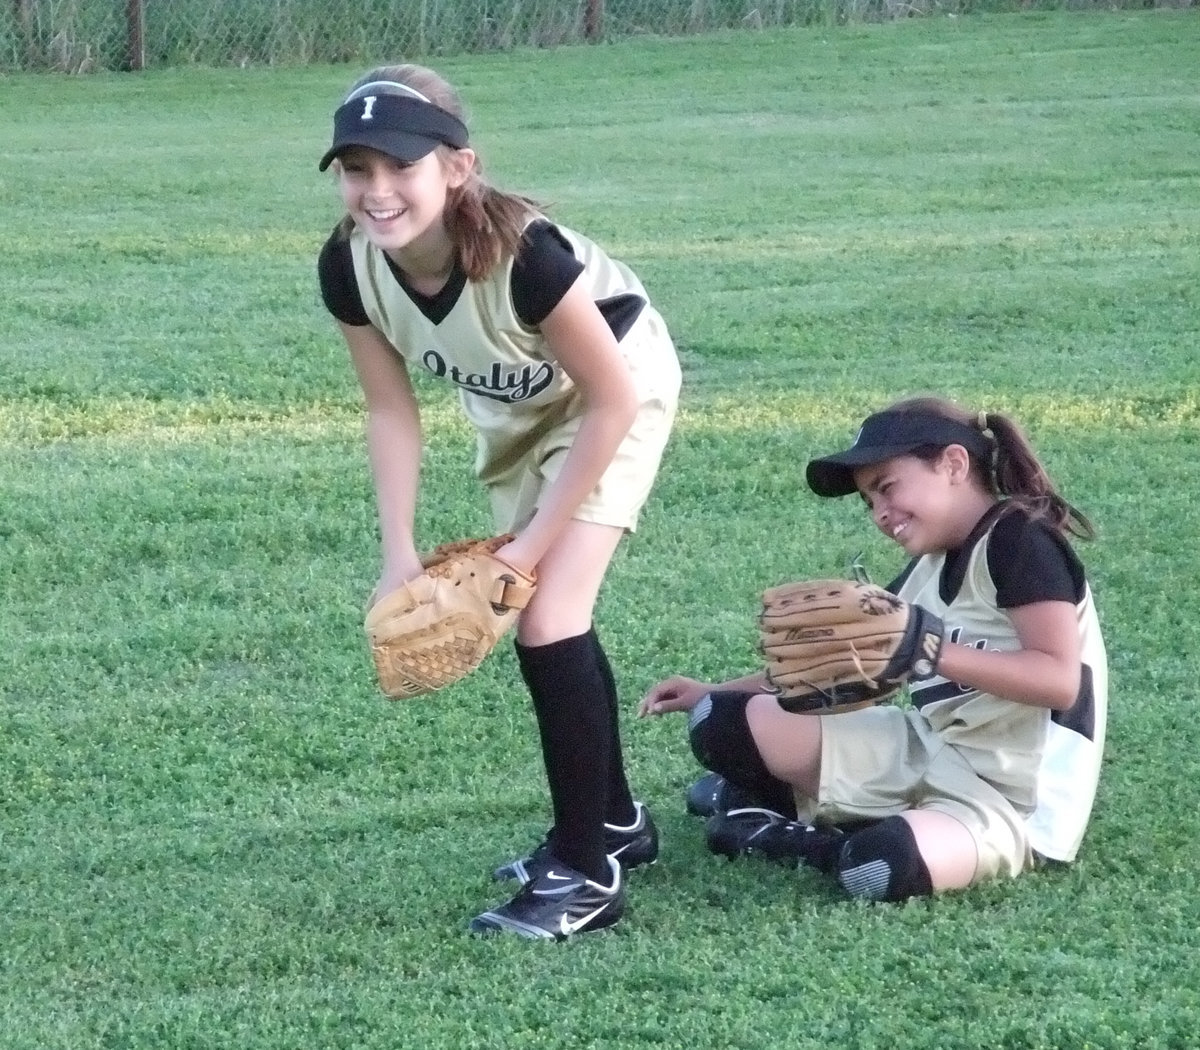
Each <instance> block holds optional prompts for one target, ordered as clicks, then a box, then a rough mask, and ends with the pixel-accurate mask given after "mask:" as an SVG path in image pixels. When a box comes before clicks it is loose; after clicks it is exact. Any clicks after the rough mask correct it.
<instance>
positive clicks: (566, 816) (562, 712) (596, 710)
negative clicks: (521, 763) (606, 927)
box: [517, 634, 611, 885]
mask: <svg viewBox="0 0 1200 1050" xmlns="http://www.w3.org/2000/svg"><path fill="white" fill-rule="evenodd" d="M517 662H518V663H519V664H520V667H521V675H522V677H523V678H524V679H525V684H526V685H527V686H528V687H529V692H530V695H531V696H532V698H533V710H534V713H535V714H536V715H537V722H538V731H539V733H540V734H541V740H542V757H543V760H544V762H545V764H546V780H547V783H548V784H549V786H550V801H551V804H552V806H553V808H554V832H553V836H552V842H551V849H552V851H553V853H554V855H555V856H556V857H558V859H559V860H561V861H562V862H563V863H564V864H568V865H570V866H571V867H572V868H575V869H576V870H577V871H581V872H583V874H585V875H586V876H588V878H591V879H595V880H597V881H599V882H601V883H603V884H604V885H608V882H609V880H610V878H611V876H610V873H609V868H608V861H607V859H606V857H605V850H604V819H605V815H606V813H607V809H608V768H609V756H608V752H609V746H610V740H611V731H610V729H609V725H608V723H609V721H610V715H609V707H608V701H607V698H606V696H605V685H604V678H603V675H602V674H601V673H600V668H599V667H598V666H597V663H596V650H595V646H594V645H593V643H592V639H591V636H590V635H589V634H581V635H577V636H576V637H574V638H564V639H562V640H561V641H557V642H551V643H550V644H549V645H537V646H524V645H521V644H520V643H519V642H518V643H517Z"/></svg>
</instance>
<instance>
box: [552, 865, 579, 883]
mask: <svg viewBox="0 0 1200 1050" xmlns="http://www.w3.org/2000/svg"><path fill="white" fill-rule="evenodd" d="M573 877H574V876H571V875H560V874H559V873H558V872H557V871H555V870H554V869H553V868H551V869H550V870H549V871H547V872H546V878H548V879H553V880H554V881H555V882H570V881H571V879H572V878H573Z"/></svg>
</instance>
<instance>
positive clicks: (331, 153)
mask: <svg viewBox="0 0 1200 1050" xmlns="http://www.w3.org/2000/svg"><path fill="white" fill-rule="evenodd" d="M442 144H445V145H447V146H453V147H454V148H455V149H462V148H463V147H464V146H466V144H467V126H466V125H465V124H464V123H463V122H462V121H461V120H459V119H458V117H456V116H453V115H452V114H450V113H447V112H446V111H445V110H444V109H440V108H438V107H437V106H435V105H434V104H433V103H432V102H425V101H423V100H422V99H419V98H411V97H409V96H408V95H394V94H378V95H363V96H362V97H361V98H351V99H350V101H349V102H345V103H343V104H342V105H341V106H339V107H338V110H337V112H336V113H334V115H333V145H332V146H330V147H329V149H328V150H327V151H326V153H325V156H323V157H322V158H321V163H320V164H319V165H318V168H319V170H321V171H324V170H325V169H326V168H328V167H329V165H330V164H331V163H332V162H333V159H334V158H335V157H337V156H338V155H340V154H341V153H343V152H345V151H346V150H348V149H350V148H351V147H353V146H367V147H369V148H371V149H377V150H379V152H380V153H386V154H387V155H388V156H389V157H394V158H395V159H396V160H398V161H402V162H403V163H405V164H413V163H415V162H416V161H418V160H420V159H421V158H422V157H424V156H425V154H427V153H429V152H431V151H432V150H434V149H436V148H437V147H438V146H439V145H442Z"/></svg>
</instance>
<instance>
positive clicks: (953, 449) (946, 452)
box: [938, 445, 971, 485]
mask: <svg viewBox="0 0 1200 1050" xmlns="http://www.w3.org/2000/svg"><path fill="white" fill-rule="evenodd" d="M938 466H939V467H940V468H941V469H942V470H944V471H945V472H946V476H947V477H948V478H949V479H950V483H951V484H952V485H957V484H960V483H962V482H964V481H966V480H967V479H968V478H969V477H970V476H971V456H970V453H968V452H967V450H966V448H964V447H963V446H962V445H947V446H946V447H945V448H944V449H942V455H941V458H939V460H938Z"/></svg>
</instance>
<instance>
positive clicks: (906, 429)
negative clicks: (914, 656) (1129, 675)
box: [640, 398, 1108, 900]
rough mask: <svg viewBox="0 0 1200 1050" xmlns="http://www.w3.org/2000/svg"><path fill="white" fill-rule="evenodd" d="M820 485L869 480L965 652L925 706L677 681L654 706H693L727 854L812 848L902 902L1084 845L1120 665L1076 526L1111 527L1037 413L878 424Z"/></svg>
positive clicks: (714, 832)
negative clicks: (784, 700) (1061, 470)
mask: <svg viewBox="0 0 1200 1050" xmlns="http://www.w3.org/2000/svg"><path fill="white" fill-rule="evenodd" d="M807 479H808V484H809V486H810V487H811V488H812V489H813V491H814V492H816V493H817V494H818V495H820V496H845V495H850V494H851V493H854V492H857V493H859V494H860V495H861V497H862V499H863V501H864V502H865V503H866V505H867V509H868V511H869V512H870V514H871V517H872V519H873V521H874V522H875V525H876V527H877V528H879V530H880V531H881V532H883V534H884V535H885V536H886V537H888V539H890V540H893V541H894V542H895V543H897V544H898V545H899V546H900V548H901V549H902V550H903V551H904V552H905V554H907V555H908V557H909V558H910V561H909V563H908V565H907V567H906V568H905V569H904V571H903V572H902V573H901V574H900V576H899V577H898V578H897V579H896V580H895V581H893V583H892V584H890V585H889V588H888V589H889V590H891V591H893V592H894V593H896V594H897V595H898V596H899V597H900V598H902V599H903V600H904V601H906V602H909V603H910V604H913V605H918V606H922V607H924V608H926V609H928V610H929V611H930V612H932V613H934V614H935V615H936V616H939V617H940V618H941V619H942V621H943V622H944V624H945V627H946V644H945V645H943V647H942V652H941V656H940V658H939V662H938V665H937V667H936V669H935V673H934V675H933V676H932V677H930V678H926V679H924V680H922V681H920V682H913V683H911V685H910V692H911V696H912V707H911V708H902V707H898V706H890V705H889V706H879V707H873V708H868V709H866V710H858V711H851V712H847V713H843V714H833V715H811V714H791V713H789V712H787V711H785V710H784V709H783V708H782V707H780V706H779V703H778V702H777V701H776V699H775V697H774V696H772V695H769V694H768V693H767V690H766V688H765V686H766V682H765V680H764V678H763V676H762V675H750V676H747V677H746V678H743V679H739V680H737V681H735V682H728V683H725V684H724V685H722V686H720V687H717V686H711V685H705V684H702V683H700V682H697V681H695V680H693V679H690V678H682V677H676V678H671V679H668V680H667V681H665V682H662V683H660V684H659V685H657V686H655V687H654V688H653V689H651V690H650V692H649V693H648V694H647V695H646V697H645V698H644V699H643V700H642V704H641V708H640V713H641V714H643V715H645V714H661V713H665V712H668V711H680V710H691V711H692V715H691V719H690V725H689V734H690V739H691V743H692V747H693V749H694V750H695V752H696V755H697V756H698V757H699V759H700V761H701V762H702V763H703V764H704V765H705V766H706V767H707V768H708V769H710V770H713V771H714V774H710V775H708V776H706V777H704V778H702V779H701V781H700V782H698V784H697V785H693V789H692V791H691V792H690V793H689V806H690V808H691V809H692V810H693V811H694V812H707V813H710V814H711V816H710V819H709V821H708V824H707V828H706V835H707V839H708V845H709V848H710V849H712V850H713V851H714V852H716V853H722V854H725V855H726V856H729V857H731V858H732V857H736V856H739V855H742V854H747V853H759V854H763V855H766V856H768V857H770V858H772V859H776V860H782V861H790V862H794V861H796V860H801V861H805V862H807V863H810V864H812V865H814V866H816V867H818V868H821V869H823V870H825V871H827V872H829V873H830V874H833V875H834V876H836V878H837V879H838V880H839V882H840V883H841V885H842V886H843V887H844V888H845V889H846V890H847V891H848V892H849V893H851V894H852V895H854V896H857V897H863V898H868V899H873V900H902V899H905V898H907V897H913V896H922V895H928V894H931V893H935V892H938V891H940V890H949V889H958V888H962V887H965V886H970V885H972V884H974V883H977V882H981V881H984V880H986V879H991V878H995V877H997V876H1015V875H1017V874H1019V873H1021V872H1022V871H1025V870H1026V869H1028V868H1029V867H1031V866H1032V865H1033V863H1034V860H1035V858H1036V857H1044V858H1050V859H1054V860H1059V861H1070V860H1072V859H1073V858H1074V857H1075V854H1076V851H1077V849H1078V848H1079V844H1080V840H1081V839H1082V837H1083V832H1084V828H1085V827H1086V825H1087V822H1088V817H1089V815H1090V813H1091V809H1092V802H1093V799H1094V797H1095V792H1096V784H1097V779H1098V777H1099V771H1100V756H1101V749H1102V746H1103V739H1104V727H1105V715H1106V711H1107V694H1108V674H1107V663H1106V658H1105V651H1104V645H1103V642H1102V640H1101V637H1100V629H1099V624H1098V622H1097V618H1096V611H1095V608H1094V606H1093V604H1092V594H1091V590H1090V588H1089V586H1088V583H1087V580H1086V578H1085V576H1084V570H1083V567H1082V565H1081V564H1080V562H1079V559H1078V558H1077V557H1076V555H1075V553H1074V552H1073V550H1072V548H1071V545H1070V544H1069V542H1068V541H1067V538H1066V537H1067V535H1068V534H1074V535H1076V536H1080V537H1083V538H1090V537H1091V535H1092V528H1091V525H1090V524H1089V523H1088V521H1087V519H1086V518H1085V517H1084V516H1083V515H1082V514H1080V513H1079V511H1077V510H1076V509H1075V508H1074V507H1072V506H1071V505H1070V504H1068V503H1067V502H1066V501H1065V500H1064V499H1063V498H1062V497H1061V496H1060V495H1059V494H1058V492H1057V491H1056V490H1055V488H1054V486H1053V484H1052V483H1051V481H1050V479H1049V477H1048V476H1047V475H1046V472H1045V470H1044V469H1043V467H1042V465H1041V464H1040V463H1039V462H1038V459H1037V457H1036V455H1035V454H1034V452H1033V450H1032V449H1031V448H1030V446H1029V443H1028V442H1027V440H1026V439H1025V437H1024V436H1023V434H1022V432H1021V431H1020V429H1019V428H1018V427H1017V425H1016V424H1015V423H1014V422H1013V421H1012V420H1010V419H1009V418H1008V417H1006V416H1003V415H1000V414H998V413H994V412H993V413H978V414H973V413H968V412H964V411H962V410H961V409H959V408H957V407H956V406H954V405H952V404H950V403H949V402H946V401H943V400H940V399H937V398H917V399H913V400H908V401H902V402H899V403H897V404H895V405H893V406H891V407H890V408H889V409H887V410H885V411H883V412H879V413H877V414H875V415H872V416H870V417H869V418H868V419H867V420H866V421H865V422H864V423H863V425H862V428H861V429H860V431H859V433H858V437H857V438H856V439H855V441H854V444H853V445H852V446H851V447H850V448H849V449H847V450H845V451H844V452H839V453H836V454H834V455H831V456H825V457H823V458H820V459H816V460H813V461H812V462H811V463H809V464H808V469H807Z"/></svg>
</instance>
